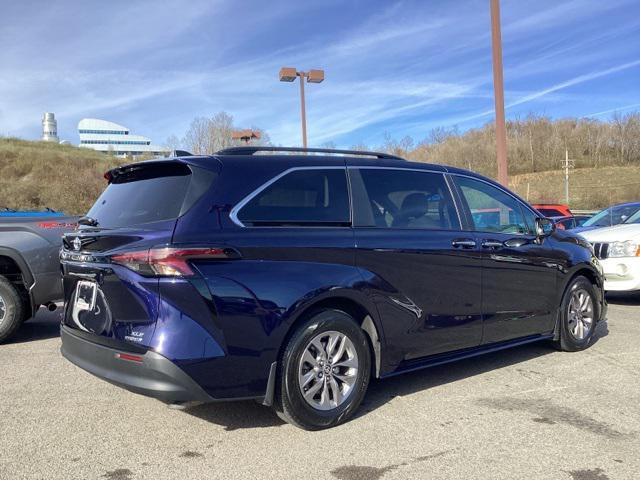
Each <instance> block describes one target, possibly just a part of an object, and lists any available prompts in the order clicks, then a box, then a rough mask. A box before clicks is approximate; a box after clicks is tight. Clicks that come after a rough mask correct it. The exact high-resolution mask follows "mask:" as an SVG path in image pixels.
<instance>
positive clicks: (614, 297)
mask: <svg viewBox="0 0 640 480" xmlns="http://www.w3.org/2000/svg"><path fill="white" fill-rule="evenodd" d="M607 302H608V303H609V305H631V306H640V293H638V292H635V293H607Z"/></svg>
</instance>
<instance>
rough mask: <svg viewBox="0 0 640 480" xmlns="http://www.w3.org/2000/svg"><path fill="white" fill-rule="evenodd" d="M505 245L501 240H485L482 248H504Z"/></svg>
mask: <svg viewBox="0 0 640 480" xmlns="http://www.w3.org/2000/svg"><path fill="white" fill-rule="evenodd" d="M502 247H504V243H502V242H501V241H499V240H483V241H482V248H502Z"/></svg>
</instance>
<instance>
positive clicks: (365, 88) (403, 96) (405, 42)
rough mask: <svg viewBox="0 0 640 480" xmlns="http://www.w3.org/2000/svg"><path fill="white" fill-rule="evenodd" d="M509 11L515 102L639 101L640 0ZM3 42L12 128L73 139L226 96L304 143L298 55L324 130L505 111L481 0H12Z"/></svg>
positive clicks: (253, 118)
mask: <svg viewBox="0 0 640 480" xmlns="http://www.w3.org/2000/svg"><path fill="white" fill-rule="evenodd" d="M52 5H53V4H52ZM502 18H503V38H504V55H505V59H504V60H505V81H506V87H507V91H506V96H507V112H508V115H518V114H522V112H526V111H532V112H545V113H548V114H550V115H556V116H567V115H576V116H583V115H587V114H590V112H594V111H596V112H598V113H596V114H591V115H594V116H601V115H607V114H609V113H613V112H614V111H616V110H619V108H617V109H616V108H614V107H616V106H618V105H624V106H625V107H623V108H626V107H627V106H630V105H637V103H636V102H637V99H638V98H640V85H639V84H638V82H632V81H630V80H629V79H630V78H631V77H632V76H633V77H637V73H638V67H640V60H639V59H640V43H639V42H637V41H636V39H637V34H638V31H639V30H640V21H639V20H637V18H640V5H638V4H637V1H635V2H634V1H632V0H610V1H607V2H601V1H596V0H580V1H578V0H569V1H567V2H557V1H555V0H539V2H536V8H535V9H533V8H532V7H531V5H530V4H529V3H527V2H518V1H514V0H512V1H504V2H503V5H502ZM0 44H2V45H3V49H0V64H1V65H2V66H3V68H2V69H1V70H0V132H1V133H11V134H15V135H20V136H24V137H27V138H37V136H38V134H39V128H40V126H39V124H40V116H41V114H42V112H43V111H54V112H55V113H56V115H57V117H58V119H59V132H60V133H61V134H62V136H63V137H65V138H68V139H70V140H72V141H77V134H76V132H75V126H76V125H77V122H78V120H79V119H80V118H82V117H83V116H89V115H90V116H97V117H104V118H107V119H110V120H114V121H117V122H119V123H122V124H125V125H127V126H129V127H130V128H132V130H138V131H140V132H141V133H143V134H146V135H149V136H151V137H152V138H153V139H154V140H155V141H158V142H161V141H162V140H163V139H164V138H166V137H167V136H168V135H169V134H177V135H181V134H182V133H183V132H184V131H185V130H186V128H187V127H188V124H189V122H190V121H191V119H193V118H194V117H196V116H202V115H212V114H214V113H215V112H217V111H219V110H226V111H228V112H229V113H231V114H232V115H234V117H235V119H236V122H237V123H238V124H239V125H246V126H249V125H255V126H260V127H262V128H265V129H266V130H267V131H268V132H269V133H270V135H271V138H272V140H273V141H274V142H275V143H277V144H283V145H284V144H297V143H299V138H300V133H299V130H300V128H299V103H298V102H299V100H298V90H297V85H291V84H284V83H280V82H278V81H277V71H278V69H279V68H280V67H281V66H285V65H286V66H295V67H298V68H302V69H306V68H316V67H319V68H324V69H325V70H326V80H325V82H324V83H323V84H321V85H309V88H308V90H307V93H308V95H307V101H308V104H307V107H308V108H307V114H308V120H309V140H310V143H312V144H319V143H322V142H325V141H333V142H335V143H336V144H339V145H351V144H354V143H357V142H358V141H360V140H366V141H370V142H379V141H381V140H382V137H383V134H384V132H392V133H393V134H394V135H398V136H403V135H404V134H409V135H414V136H420V135H424V134H425V133H426V130H427V129H429V128H432V127H433V126H437V125H453V124H458V125H460V126H462V127H463V128H468V127H471V126H474V125H477V124H480V123H482V122H484V121H486V120H487V119H488V118H490V117H491V116H492V115H493V97H492V77H491V47H490V36H489V12H488V7H487V4H486V2H482V1H478V0H460V1H457V2H445V1H436V0H433V1H429V2H424V1H419V0H403V1H392V2H389V1H385V0H368V1H367V2H359V1H355V0H354V1H346V2H344V1H338V0H325V1H318V2H313V1H309V2H295V3H294V2H290V1H286V0H273V1H272V2H270V3H269V6H268V8H266V7H265V4H264V3H263V2H259V1H258V0H247V2H244V3H243V4H242V5H239V4H238V2H233V1H232V0H213V1H209V0H194V1H189V2H187V1H186V0H184V1H183V0H167V1H166V2H162V5H161V6H160V5H159V4H157V2H147V1H141V2H128V1H125V0H114V1H113V2H106V3H104V2H103V3H94V2H85V3H82V4H78V3H77V2H71V1H70V0H61V1H59V2H56V3H55V5H53V6H52V7H51V8H47V9H43V8H41V7H40V6H39V5H37V4H35V3H33V2H13V3H8V4H7V5H5V6H3V15H2V17H0ZM630 108H636V107H635V106H631V107H629V109H630ZM525 109H526V110H525Z"/></svg>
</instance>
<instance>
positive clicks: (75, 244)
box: [73, 237, 82, 252]
mask: <svg viewBox="0 0 640 480" xmlns="http://www.w3.org/2000/svg"><path fill="white" fill-rule="evenodd" d="M81 248H82V240H80V237H76V238H75V239H74V240H73V249H74V250H75V251H76V252H79V251H80V249H81Z"/></svg>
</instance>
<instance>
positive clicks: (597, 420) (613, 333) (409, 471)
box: [0, 298, 640, 480]
mask: <svg viewBox="0 0 640 480" xmlns="http://www.w3.org/2000/svg"><path fill="white" fill-rule="evenodd" d="M639 313H640V298H626V299H624V298H623V299H610V308H609V320H608V322H607V323H603V324H600V326H599V329H598V339H597V341H596V342H595V343H594V345H593V346H592V347H591V348H590V349H588V350H586V351H584V352H579V353H562V352H557V351H555V350H553V349H551V348H549V347H547V346H546V345H545V344H534V345H529V346H524V347H519V348H516V349H512V350H509V351H504V352H498V353H494V354H490V355H486V356H484V357H479V358H476V359H470V360H466V361H462V362H458V363H455V364H449V365H444V366H440V367H435V368H432V369H428V370H424V371H421V372H415V373H411V374H407V375H404V376H400V377H396V378H392V379H388V380H384V381H376V382H373V383H372V385H371V387H370V390H369V392H368V394H367V396H366V398H365V404H364V405H363V406H362V407H361V410H360V414H359V415H358V417H357V418H355V419H354V420H352V421H351V422H349V423H347V424H345V425H342V426H340V427H337V428H334V429H332V430H327V431H321V432H305V431H302V430H299V429H297V428H295V427H292V426H290V425H288V424H284V423H282V422H281V421H280V420H279V419H278V417H277V416H276V415H275V414H273V413H272V411H271V410H269V409H268V408H266V407H263V406H261V405H258V404H256V403H254V402H240V403H222V404H210V405H201V406H197V407H193V408H191V409H188V410H185V411H179V410H172V409H169V408H168V407H167V406H165V405H164V404H162V403H160V402H158V401H155V400H153V399H149V398H145V397H142V396H139V395H135V394H132V393H129V392H127V391H125V390H122V389H120V388H117V387H114V386H112V385H110V384H108V383H106V382H103V381H101V380H98V379H97V378H94V377H93V376H91V375H90V374H88V373H85V372H84V371H82V370H81V369H79V368H77V367H75V366H73V365H72V364H70V363H69V362H67V361H66V360H64V359H63V358H62V357H61V356H60V353H59V347H60V339H59V338H58V324H57V322H58V318H59V317H58V315H59V313H57V312H55V313H49V312H46V311H40V312H39V313H38V315H37V317H36V319H34V320H32V321H30V322H28V323H26V324H25V325H24V326H23V328H22V330H21V331H20V332H19V335H18V338H17V339H15V340H14V341H13V342H12V343H10V344H6V345H0V361H1V363H2V367H1V368H0V478H2V479H22V478H29V479H32V478H33V479H36V478H37V479H72V478H82V479H94V478H95V479H101V478H106V479H111V480H136V479H191V478H193V479H199V480H200V479H217V478H220V479H236V478H242V479H244V478H277V479H285V478H296V479H300V478H313V479H314V480H317V479H332V480H360V479H362V480H364V479H366V480H369V479H373V480H375V479H384V480H392V479H412V478H416V479H426V478H428V479H444V478H461V479H476V478H478V479H480V478H482V479H484V478H487V479H489V478H491V479H503V478H504V479H520V478H522V479H525V478H526V479H532V478H536V479H541V478H550V479H569V480H606V479H633V478H640V381H639V380H640V315H639Z"/></svg>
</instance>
